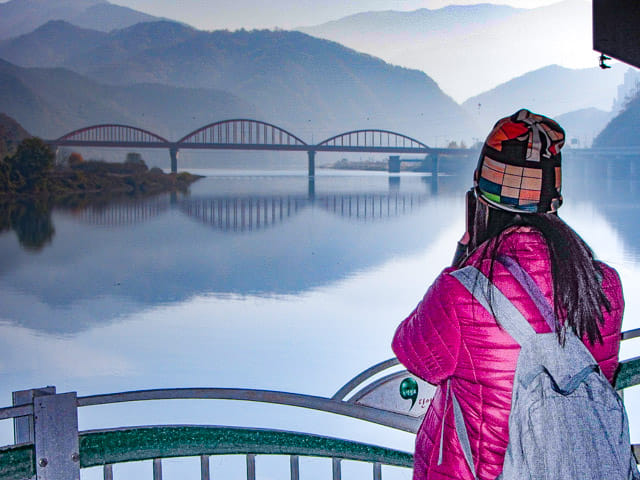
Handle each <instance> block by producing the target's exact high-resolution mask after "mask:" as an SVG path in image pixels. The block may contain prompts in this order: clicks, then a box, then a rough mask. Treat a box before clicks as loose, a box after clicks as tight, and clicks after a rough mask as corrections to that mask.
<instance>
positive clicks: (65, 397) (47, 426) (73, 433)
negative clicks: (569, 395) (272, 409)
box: [0, 329, 640, 480]
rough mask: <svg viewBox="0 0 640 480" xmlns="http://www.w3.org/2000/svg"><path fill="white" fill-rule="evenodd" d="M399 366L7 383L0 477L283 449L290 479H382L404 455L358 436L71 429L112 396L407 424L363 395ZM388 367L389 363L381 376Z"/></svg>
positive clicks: (249, 460)
mask: <svg viewBox="0 0 640 480" xmlns="http://www.w3.org/2000/svg"><path fill="white" fill-rule="evenodd" d="M637 337H640V329H636V330H632V331H628V332H624V333H623V335H622V339H623V340H629V339H632V338H637ZM398 365H399V364H398V361H397V360H396V359H395V358H393V359H389V360H386V361H384V362H381V363H379V364H377V365H374V366H372V367H370V368H369V369H367V370H365V371H364V372H362V373H360V374H359V375H357V376H356V377H354V378H353V379H352V380H350V381H349V382H347V383H346V384H345V385H344V386H343V387H342V388H340V389H339V390H338V391H337V392H336V394H335V395H333V396H332V397H330V398H325V397H318V396H311V395H303V394H295V393H289V392H276V391H269V390H250V389H229V388H182V389H155V390H140V391H133V392H121V393H110V394H104V395H91V396H85V397H77V395H76V393H75V392H69V393H61V394H57V393H56V392H55V387H46V388H43V389H33V390H25V391H20V392H14V396H13V397H14V398H13V400H14V406H12V407H7V408H1V409H0V420H2V419H13V421H14V437H15V444H14V445H9V446H6V447H2V448H0V478H2V479H3V480H26V479H32V478H35V479H37V480H62V479H64V480H71V479H78V478H79V476H80V469H81V468H89V467H95V466H100V465H101V466H102V468H103V478H104V479H105V480H113V465H114V464H118V463H122V462H131V461H140V460H151V461H152V462H153V478H154V480H162V459H164V458H172V457H200V467H201V468H200V473H201V480H210V462H209V460H210V457H211V456H213V455H244V456H245V458H246V471H247V479H248V480H255V478H256V455H286V456H289V464H290V478H291V480H298V479H299V472H300V467H299V458H300V457H301V456H304V457H322V458H330V459H331V460H332V472H333V479H334V480H339V479H340V478H341V462H342V461H343V460H355V461H361V462H368V463H370V464H371V468H372V477H373V479H374V480H381V477H382V466H383V465H388V466H396V467H408V468H410V467H412V465H413V456H412V455H411V454H410V453H408V452H402V451H398V450H394V449H390V448H385V447H381V446H376V445H371V444H366V443H361V442H355V441H350V440H344V439H339V438H332V437H326V436H320V435H315V434H310V433H301V432H290V431H281V430H273V429H259V428H240V427H228V426H203V425H156V426H142V427H119V428H113V429H101V430H90V431H84V432H79V431H78V412H77V411H78V408H80V407H85V406H94V405H106V404H114V403H121V402H134V401H148V400H167V399H232V400H243V401H251V402H262V403H272V404H280V405H287V406H294V407H303V408H309V409H312V410H316V411H322V412H329V413H334V414H339V415H344V416H348V417H352V418H357V419H360V420H366V421H369V422H373V423H376V424H379V425H383V426H386V427H390V428H394V429H398V430H402V431H406V432H413V433H415V432H416V431H417V429H418V427H419V424H420V421H421V414H420V411H418V412H416V411H412V409H413V407H414V404H415V403H416V401H415V400H416V398H413V401H409V399H408V398H407V397H402V399H404V400H400V402H401V403H402V402H403V401H406V402H407V403H406V405H401V406H400V407H398V406H397V404H393V405H392V403H393V402H391V403H389V404H385V405H376V404H375V403H374V404H372V403H371V400H370V398H371V397H370V395H369V394H371V392H373V391H374V390H375V391H378V393H379V392H380V391H381V390H382V389H385V388H386V389H387V391H388V392H395V393H396V394H397V391H398V388H397V387H398V385H399V384H400V382H401V381H402V380H405V381H406V379H408V378H415V377H413V376H412V375H411V374H409V373H408V372H406V371H405V370H398V368H396V367H398ZM390 369H395V371H393V372H391V373H387V374H385V375H382V376H380V375H381V374H384V372H385V371H387V370H390ZM376 377H377V378H376ZM639 384H640V357H636V358H633V359H629V360H625V361H623V362H621V364H620V369H619V371H618V373H617V376H616V382H615V387H616V389H618V390H622V389H625V388H628V387H631V386H634V385H639ZM416 385H417V384H416ZM397 396H399V395H397ZM378 397H379V396H378ZM383 397H384V396H383ZM416 397H417V386H416ZM386 398H388V397H386ZM427 403H428V402H427ZM409 404H410V405H409ZM394 405H395V406H394ZM422 406H423V407H424V408H425V409H426V407H425V406H424V405H422ZM421 412H422V413H423V412H424V410H422V411H421ZM634 450H635V452H636V455H637V456H640V445H634Z"/></svg>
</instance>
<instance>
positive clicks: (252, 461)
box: [247, 453, 256, 480]
mask: <svg viewBox="0 0 640 480" xmlns="http://www.w3.org/2000/svg"><path fill="white" fill-rule="evenodd" d="M247 480H256V455H255V454H254V453H247Z"/></svg>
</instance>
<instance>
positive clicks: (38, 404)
mask: <svg viewBox="0 0 640 480" xmlns="http://www.w3.org/2000/svg"><path fill="white" fill-rule="evenodd" d="M33 419H34V420H33V424H34V434H35V453H36V478H37V480H79V479H80V453H79V445H78V400H77V396H76V392H69V393H60V394H57V395H44V396H36V397H35V398H34V401H33Z"/></svg>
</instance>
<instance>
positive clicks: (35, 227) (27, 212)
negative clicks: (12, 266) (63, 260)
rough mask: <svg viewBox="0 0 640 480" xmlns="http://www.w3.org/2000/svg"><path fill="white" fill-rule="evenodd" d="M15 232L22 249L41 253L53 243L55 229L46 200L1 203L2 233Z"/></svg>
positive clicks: (0, 223) (0, 230)
mask: <svg viewBox="0 0 640 480" xmlns="http://www.w3.org/2000/svg"><path fill="white" fill-rule="evenodd" d="M6 230H13V231H14V232H15V234H16V235H17V237H18V241H19V242H20V245H22V248H24V249H26V250H30V251H35V252H37V251H39V250H41V249H42V248H44V247H45V246H46V245H47V244H49V243H51V241H52V239H53V235H54V233H55V229H54V227H53V222H52V220H51V204H50V203H49V202H47V201H45V200H34V201H23V202H16V203H6V204H3V203H0V232H3V231H6Z"/></svg>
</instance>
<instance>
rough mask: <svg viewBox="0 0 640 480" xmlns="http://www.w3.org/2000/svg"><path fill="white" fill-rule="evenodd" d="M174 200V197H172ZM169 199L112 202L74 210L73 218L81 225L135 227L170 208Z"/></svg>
mask: <svg viewBox="0 0 640 480" xmlns="http://www.w3.org/2000/svg"><path fill="white" fill-rule="evenodd" d="M173 198H175V197H173ZM171 203H172V201H171V197H158V198H153V199H139V200H130V201H127V202H114V203H109V204H107V205H100V206H93V205H90V206H88V207H86V208H84V209H82V210H74V212H73V214H74V217H75V218H77V219H80V220H81V221H82V222H83V223H89V224H91V225H97V226H104V227H117V226H129V225H136V224H138V223H143V222H146V221H147V220H151V219H152V218H155V217H158V216H160V215H162V214H163V213H165V212H166V211H168V210H169V209H170V208H171Z"/></svg>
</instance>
